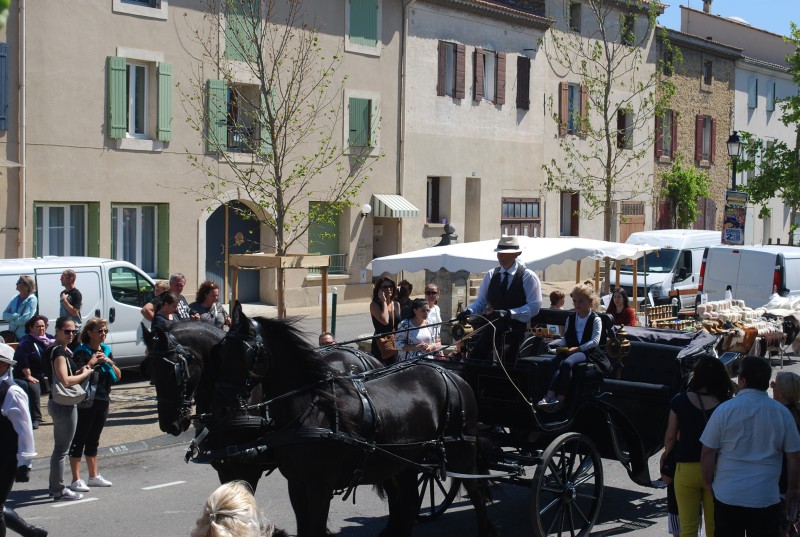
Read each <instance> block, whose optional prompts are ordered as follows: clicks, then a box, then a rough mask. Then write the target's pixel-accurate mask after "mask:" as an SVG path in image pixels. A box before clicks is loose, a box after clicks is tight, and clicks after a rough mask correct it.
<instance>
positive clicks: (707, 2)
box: [703, 0, 712, 13]
mask: <svg viewBox="0 0 800 537" xmlns="http://www.w3.org/2000/svg"><path fill="white" fill-rule="evenodd" d="M711 2H712V0H703V11H704V12H706V13H711Z"/></svg>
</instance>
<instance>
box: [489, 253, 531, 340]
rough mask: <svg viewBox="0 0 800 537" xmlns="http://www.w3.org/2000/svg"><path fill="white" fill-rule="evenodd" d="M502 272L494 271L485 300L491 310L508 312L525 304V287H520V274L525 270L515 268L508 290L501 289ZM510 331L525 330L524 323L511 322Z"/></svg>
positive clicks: (518, 267)
mask: <svg viewBox="0 0 800 537" xmlns="http://www.w3.org/2000/svg"><path fill="white" fill-rule="evenodd" d="M502 270H504V269H503V268H502V267H497V268H496V269H494V274H492V279H491V280H489V290H488V291H487V292H486V298H487V299H488V301H489V305H490V306H491V307H492V309H493V310H510V309H512V308H519V307H520V306H524V305H525V304H526V303H527V300H526V299H525V287H524V286H523V285H522V274H523V273H524V272H525V268H524V267H521V266H517V271H516V272H515V273H514V276H513V277H512V278H511V284H509V286H508V289H503V283H502V277H501V276H502V274H501V272H500V271H502ZM510 326H511V328H512V330H525V323H523V322H522V321H514V320H512V321H511V324H510Z"/></svg>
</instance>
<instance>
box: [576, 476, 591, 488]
mask: <svg viewBox="0 0 800 537" xmlns="http://www.w3.org/2000/svg"><path fill="white" fill-rule="evenodd" d="M594 477H595V473H594V472H592V473H591V474H586V475H584V476H583V477H582V478H580V479H578V480H576V481H575V482H574V483H575V486H576V487H577V486H578V485H583V484H584V483H586V482H587V481H590V480H592V479H594Z"/></svg>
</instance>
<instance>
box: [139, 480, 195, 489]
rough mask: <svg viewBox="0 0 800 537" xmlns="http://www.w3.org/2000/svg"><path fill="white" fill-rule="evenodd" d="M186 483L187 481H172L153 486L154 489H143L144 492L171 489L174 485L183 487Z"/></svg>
mask: <svg viewBox="0 0 800 537" xmlns="http://www.w3.org/2000/svg"><path fill="white" fill-rule="evenodd" d="M184 483H186V481H172V482H171V483H162V484H161V485H153V486H152V487H142V490H153V489H160V488H164V487H171V486H173V485H182V484H184Z"/></svg>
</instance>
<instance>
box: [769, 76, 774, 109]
mask: <svg viewBox="0 0 800 537" xmlns="http://www.w3.org/2000/svg"><path fill="white" fill-rule="evenodd" d="M774 111H775V81H774V80H767V112H774Z"/></svg>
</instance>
